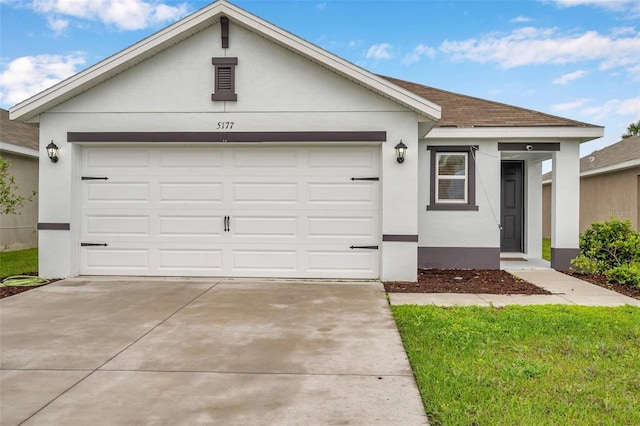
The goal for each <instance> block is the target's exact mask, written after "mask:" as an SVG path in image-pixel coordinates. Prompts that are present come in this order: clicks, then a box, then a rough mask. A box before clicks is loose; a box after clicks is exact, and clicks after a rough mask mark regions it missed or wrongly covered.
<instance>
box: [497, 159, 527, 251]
mask: <svg viewBox="0 0 640 426" xmlns="http://www.w3.org/2000/svg"><path fill="white" fill-rule="evenodd" d="M501 182H502V183H501V190H500V191H501V192H500V219H501V225H502V230H501V231H500V250H501V251H506V252H521V251H522V240H523V238H522V229H523V222H524V215H523V211H524V202H523V199H524V198H523V192H524V181H523V179H522V162H521V161H503V162H502V173H501Z"/></svg>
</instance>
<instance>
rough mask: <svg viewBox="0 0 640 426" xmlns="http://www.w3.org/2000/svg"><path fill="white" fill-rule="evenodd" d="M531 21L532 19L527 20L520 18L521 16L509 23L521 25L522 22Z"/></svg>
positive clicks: (523, 17) (524, 17)
mask: <svg viewBox="0 0 640 426" xmlns="http://www.w3.org/2000/svg"><path fill="white" fill-rule="evenodd" d="M532 21H533V19H532V18H527V17H526V16H522V15H521V16H516V17H515V18H513V19H512V20H511V22H512V23H513V24H520V23H523V22H532Z"/></svg>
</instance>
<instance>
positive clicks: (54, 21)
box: [47, 16, 69, 34]
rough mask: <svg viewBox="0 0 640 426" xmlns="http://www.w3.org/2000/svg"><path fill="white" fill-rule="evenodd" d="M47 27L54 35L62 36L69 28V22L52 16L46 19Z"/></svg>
mask: <svg viewBox="0 0 640 426" xmlns="http://www.w3.org/2000/svg"><path fill="white" fill-rule="evenodd" d="M47 26H48V27H49V28H50V29H52V30H53V32H54V33H56V34H62V33H63V32H64V30H66V29H67V28H68V27H69V21H68V20H66V19H62V18H56V17H54V16H49V17H47Z"/></svg>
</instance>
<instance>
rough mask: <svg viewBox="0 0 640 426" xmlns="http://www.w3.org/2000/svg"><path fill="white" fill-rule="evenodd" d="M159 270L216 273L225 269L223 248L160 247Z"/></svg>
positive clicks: (199, 273) (189, 273)
mask: <svg viewBox="0 0 640 426" xmlns="http://www.w3.org/2000/svg"><path fill="white" fill-rule="evenodd" d="M158 252H159V255H160V256H159V262H160V264H159V265H158V270H159V271H160V272H162V273H167V274H170V273H172V272H179V273H182V274H186V275H201V274H203V273H205V274H215V273H220V272H222V271H223V262H222V259H223V253H222V250H221V249H219V250H215V249H208V250H204V249H183V250H176V249H159V250H158Z"/></svg>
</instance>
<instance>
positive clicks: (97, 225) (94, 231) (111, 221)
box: [84, 214, 149, 238]
mask: <svg viewBox="0 0 640 426" xmlns="http://www.w3.org/2000/svg"><path fill="white" fill-rule="evenodd" d="M84 220H85V222H86V224H85V228H84V229H85V230H86V232H85V235H86V236H87V237H89V238H91V237H103V238H104V237H106V238H108V237H120V236H123V235H124V236H136V237H147V236H149V217H148V216H134V215H131V216H114V215H108V216H105V215H102V214H95V215H92V214H87V215H85V218H84Z"/></svg>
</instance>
